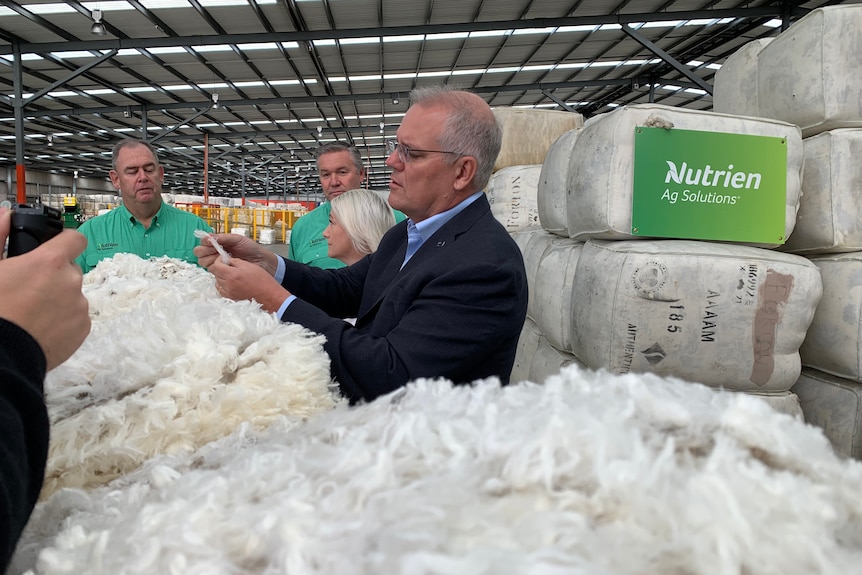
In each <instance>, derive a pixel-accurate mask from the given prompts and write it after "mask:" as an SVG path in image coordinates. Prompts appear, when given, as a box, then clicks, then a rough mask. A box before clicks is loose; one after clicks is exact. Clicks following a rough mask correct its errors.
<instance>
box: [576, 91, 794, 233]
mask: <svg viewBox="0 0 862 575" xmlns="http://www.w3.org/2000/svg"><path fill="white" fill-rule="evenodd" d="M654 123H660V124H667V125H672V126H673V128H669V129H683V130H699V131H704V132H722V133H731V134H746V135H757V136H771V137H779V138H785V139H786V146H787V170H786V187H787V193H786V198H785V218H784V220H785V233H784V237H785V238H786V237H788V236H789V235H790V233H791V232H792V231H793V226H794V225H795V223H796V211H797V209H798V207H799V193H800V185H801V179H802V136H801V134H800V131H799V127H798V126H794V125H792V124H788V123H786V122H780V121H777V120H768V119H764V118H743V117H737V116H731V115H727V114H716V113H713V112H703V111H698V110H689V109H683V108H673V107H670V106H662V105H658V104H635V105H631V106H624V107H622V108H617V109H616V110H614V111H613V112H608V113H606V114H601V115H599V116H594V117H593V118H590V120H589V121H588V122H587V123H586V124H585V125H584V128H583V129H582V130H581V131H580V132H579V133H578V137H577V139H576V140H575V143H574V147H573V149H572V160H571V163H570V164H569V174H568V184H567V187H566V189H567V190H568V197H567V198H566V213H567V218H566V221H567V227H568V230H569V236H570V237H572V238H575V239H580V240H586V239H587V238H591V237H592V238H597V239H606V240H616V239H643V238H640V237H638V236H635V235H633V234H632V233H631V231H632V198H633V193H634V144H635V135H634V132H635V127H636V126H645V125H648V124H654ZM770 245H771V246H772V245H773V244H770ZM774 245H775V246H777V245H779V243H778V242H777V243H775V244H774Z"/></svg>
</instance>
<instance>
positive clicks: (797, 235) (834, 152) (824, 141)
mask: <svg viewBox="0 0 862 575" xmlns="http://www.w3.org/2000/svg"><path fill="white" fill-rule="evenodd" d="M802 146H803V149H804V151H805V164H804V166H805V167H804V170H803V175H802V196H801V197H800V199H799V213H798V214H797V216H796V227H795V228H794V229H793V233H792V234H791V235H790V237H789V238H788V239H787V242H786V243H785V244H784V245H783V246H782V247H781V249H782V250H784V251H788V252H791V253H796V254H817V253H830V252H831V253H836V252H855V251H859V250H862V202H860V201H859V194H860V193H862V161H860V158H862V129H843V130H830V131H828V132H822V133H820V134H817V135H816V136H812V137H810V138H805V139H804V140H803V141H802Z"/></svg>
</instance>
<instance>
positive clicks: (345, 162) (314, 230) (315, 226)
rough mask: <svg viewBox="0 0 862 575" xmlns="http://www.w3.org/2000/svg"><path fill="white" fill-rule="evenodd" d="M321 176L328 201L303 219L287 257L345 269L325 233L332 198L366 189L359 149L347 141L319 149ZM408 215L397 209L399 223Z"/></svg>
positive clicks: (292, 236) (296, 226)
mask: <svg viewBox="0 0 862 575" xmlns="http://www.w3.org/2000/svg"><path fill="white" fill-rule="evenodd" d="M315 156H316V157H317V175H318V177H319V178H320V187H321V188H322V189H323V196H324V197H325V198H326V201H325V202H323V203H322V204H320V205H319V206H317V207H316V208H314V209H313V210H311V211H310V212H309V213H307V214H306V215H304V216H302V217H301V218H299V219H298V220H296V223H294V224H293V228H292V229H291V232H290V246H289V247H288V251H287V258H288V259H290V260H293V261H296V262H300V263H304V264H308V265H311V266H314V267H318V268H324V269H334V268H341V267H344V263H343V262H341V261H339V260H337V259H335V258H331V257H329V256H327V252H328V249H329V248H328V246H327V243H326V238H324V237H323V230H325V229H326V226H328V225H329V210H330V207H331V204H330V203H329V202H330V200H332V198H335V197H337V196H340V195H341V194H343V193H344V192H347V191H350V190H355V189H356V188H361V187H362V180H364V179H365V167H364V166H363V165H362V156H361V155H360V154H359V150H357V149H356V147H354V146H351V145H349V144H345V143H344V142H329V143H327V144H323V145H321V146H320V147H319V148H317V152H316V154H315ZM406 218H407V216H405V215H404V214H402V213H401V212H399V211H397V210H395V221H396V222H400V221H402V220H404V219H406Z"/></svg>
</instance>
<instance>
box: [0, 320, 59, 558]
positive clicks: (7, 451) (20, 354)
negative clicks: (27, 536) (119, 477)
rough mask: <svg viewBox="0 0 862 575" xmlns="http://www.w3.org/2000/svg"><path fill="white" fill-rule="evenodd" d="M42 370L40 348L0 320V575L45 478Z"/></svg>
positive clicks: (45, 436) (42, 361) (46, 434)
mask: <svg viewBox="0 0 862 575" xmlns="http://www.w3.org/2000/svg"><path fill="white" fill-rule="evenodd" d="M45 368H46V363H45V355H44V354H43V353H42V349H41V348H40V347H39V344H37V343H36V341H35V340H34V339H33V338H32V337H31V336H30V334H28V333H27V332H26V331H24V330H23V329H21V328H20V327H18V326H17V325H15V324H13V323H10V322H8V321H6V320H4V319H2V318H0V554H2V555H0V573H3V572H5V570H6V567H7V566H8V564H9V560H10V558H11V557H12V553H13V552H14V551H15V545H16V544H17V542H18V538H19V537H20V535H21V531H22V530H23V529H24V526H25V525H26V524H27V520H28V519H29V517H30V513H31V512H32V511H33V506H34V505H35V504H36V500H37V499H38V497H39V491H40V490H41V489H42V481H43V480H44V477H45V462H46V460H47V457H48V411H47V409H46V407H45V400H44V397H43V394H42V385H43V382H44V379H45Z"/></svg>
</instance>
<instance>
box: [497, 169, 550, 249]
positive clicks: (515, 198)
mask: <svg viewBox="0 0 862 575" xmlns="http://www.w3.org/2000/svg"><path fill="white" fill-rule="evenodd" d="M541 171H542V165H541V164H536V165H530V166H509V167H507V168H503V169H501V170H498V171H496V172H494V173H493V174H492V175H491V179H490V181H488V185H487V186H486V187H485V194H486V195H487V196H488V202H489V203H490V204H491V213H492V214H494V217H495V218H497V220H498V221H499V222H500V223H501V224H503V227H505V228H506V230H507V231H509V232H514V231H517V230H520V229H523V228H526V227H529V226H537V225H539V207H538V205H537V202H536V194H537V190H538V186H539V174H540V173H541Z"/></svg>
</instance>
